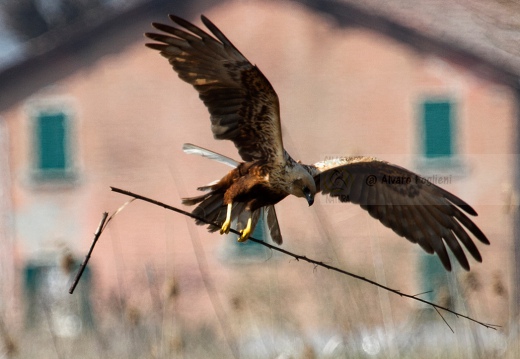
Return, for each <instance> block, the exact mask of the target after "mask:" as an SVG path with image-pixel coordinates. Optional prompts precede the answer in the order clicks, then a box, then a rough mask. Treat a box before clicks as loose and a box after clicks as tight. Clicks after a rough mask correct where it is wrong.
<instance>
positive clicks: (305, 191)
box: [303, 187, 314, 207]
mask: <svg viewBox="0 0 520 359" xmlns="http://www.w3.org/2000/svg"><path fill="white" fill-rule="evenodd" d="M303 194H304V195H305V199H306V200H307V203H308V204H309V207H310V206H312V204H313V203H314V195H313V194H312V192H311V190H310V189H308V188H307V187H305V188H304V189H303Z"/></svg>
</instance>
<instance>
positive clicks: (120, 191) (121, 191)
mask: <svg viewBox="0 0 520 359" xmlns="http://www.w3.org/2000/svg"><path fill="white" fill-rule="evenodd" d="M110 188H111V190H112V191H113V192H117V193H121V194H124V195H127V196H130V197H133V198H134V199H139V200H142V201H145V202H148V203H152V204H155V205H157V206H160V207H163V208H166V209H169V210H171V211H174V212H177V213H180V214H183V215H185V216H188V217H190V218H193V219H197V220H199V221H201V222H204V223H206V224H211V225H214V226H217V227H220V225H219V224H218V223H211V222H210V221H208V220H206V219H205V218H202V217H199V216H196V215H194V214H192V213H190V212H187V211H184V210H182V209H179V208H176V207H173V206H170V205H167V204H165V203H162V202H159V201H156V200H154V199H151V198H148V197H144V196H141V195H139V194H136V193H132V192H129V191H126V190H123V189H119V188H115V187H110ZM128 203H129V202H127V203H125V205H126V204H128ZM123 207H124V206H123ZM121 209H122V208H120V209H119V210H118V211H117V212H119V211H120V210H121ZM117 212H116V213H117ZM101 232H102V230H101ZM230 232H231V233H234V234H237V235H240V232H239V231H237V230H235V229H233V228H231V229H230ZM99 234H101V233H99ZM96 237H97V238H99V235H97V236H96ZM97 238H95V240H97ZM249 240H250V241H252V242H255V243H258V244H260V245H262V246H265V247H267V248H269V249H272V250H274V251H277V252H280V253H283V254H286V255H288V256H290V257H292V258H294V259H296V260H297V261H299V260H300V259H302V260H304V261H306V262H308V263H311V264H314V265H315V266H318V267H322V268H326V269H329V270H332V271H335V272H338V273H341V274H344V275H347V276H349V277H352V278H355V279H359V280H362V281H364V282H366V283H369V284H372V285H375V286H376V287H379V288H382V289H385V290H387V291H389V292H392V293H394V294H397V295H399V296H401V297H405V298H410V299H413V300H416V301H418V302H421V303H424V304H427V305H429V306H431V307H433V308H434V309H435V310H436V311H437V313H438V314H439V315H440V316H441V318H442V320H443V321H444V322H445V323H446V325H448V327H449V328H450V330H451V331H452V332H453V329H452V328H451V326H450V325H449V324H448V322H447V321H446V319H445V318H444V317H443V316H442V315H441V313H440V312H439V309H440V310H443V311H445V312H448V313H451V314H454V315H455V316H456V317H457V318H464V319H467V320H469V321H472V322H474V323H477V324H479V325H482V326H483V327H486V328H488V329H494V330H496V329H497V328H499V327H500V326H499V325H495V324H487V323H484V322H481V321H478V320H476V319H473V318H471V317H469V316H467V315H464V314H460V313H457V312H455V311H454V310H451V309H449V308H447V307H444V306H441V305H438V304H435V303H433V302H430V301H427V300H424V299H421V298H418V296H419V295H422V294H425V293H429V292H430V291H429V292H424V293H419V294H415V295H410V294H405V293H402V292H401V291H399V290H397V289H392V288H390V287H387V286H385V285H382V284H379V283H377V282H374V281H373V280H370V279H367V278H365V277H362V276H359V275H357V274H354V273H351V272H347V271H345V270H343V269H340V268H337V267H334V266H331V265H328V264H326V263H323V262H320V261H316V260H314V259H311V258H307V257H306V256H302V255H299V254H295V253H292V252H290V251H288V250H285V249H282V248H280V247H276V246H273V245H272V244H269V243H266V242H264V241H261V240H259V239H256V238H253V237H249ZM93 245H94V243H93ZM92 249H93V246H92V247H91V250H92ZM90 253H91V251H90V252H89V254H88V255H87V256H90ZM71 289H72V290H73V288H71ZM69 292H70V291H69ZM71 293H72V292H71Z"/></svg>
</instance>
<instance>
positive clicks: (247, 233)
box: [238, 217, 251, 242]
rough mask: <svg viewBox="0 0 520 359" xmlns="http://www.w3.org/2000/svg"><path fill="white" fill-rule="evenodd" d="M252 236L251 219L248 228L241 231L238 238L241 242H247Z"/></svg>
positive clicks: (248, 221)
mask: <svg viewBox="0 0 520 359" xmlns="http://www.w3.org/2000/svg"><path fill="white" fill-rule="evenodd" d="M250 235H251V217H249V219H248V220H247V225H246V228H244V229H243V230H241V231H240V237H238V241H239V242H245V241H247V239H248V238H249V236H250Z"/></svg>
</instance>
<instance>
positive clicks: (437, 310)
mask: <svg viewBox="0 0 520 359" xmlns="http://www.w3.org/2000/svg"><path fill="white" fill-rule="evenodd" d="M433 309H435V311H436V312H437V314H439V316H440V317H441V318H442V320H443V321H444V323H446V325H447V326H448V328H450V330H451V332H452V333H454V334H455V331H454V330H453V328H452V327H451V326H450V325H449V324H448V322H447V321H446V319H444V317H443V315H442V314H441V312H439V309H437V308H436V307H433ZM455 315H456V316H457V318H458V317H459V315H458V314H455ZM493 329H494V328H493Z"/></svg>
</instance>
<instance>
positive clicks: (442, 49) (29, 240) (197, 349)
mask: <svg viewBox="0 0 520 359" xmlns="http://www.w3.org/2000/svg"><path fill="white" fill-rule="evenodd" d="M0 11H1V13H0V28H1V34H2V36H1V37H0V266H1V268H0V269H1V270H0V358H35V357H42V358H70V357H74V358H203V357H204V358H233V357H235V358H307V359H309V358H345V357H349V358H350V357H352V358H417V357H429V358H470V357H471V358H516V357H518V355H519V353H520V341H519V339H518V335H519V332H518V313H519V305H520V300H519V298H520V295H519V291H518V285H519V283H520V271H518V267H519V264H520V260H519V259H518V258H516V257H517V255H518V253H520V248H519V246H520V244H519V243H520V242H519V236H520V231H519V227H518V226H519V225H520V224H519V223H520V220H519V212H518V189H519V186H520V184H519V173H520V169H519V168H520V167H519V166H520V162H519V160H518V159H519V158H518V153H519V152H520V150H519V149H520V144H519V140H518V134H519V130H520V125H519V104H520V92H519V84H520V82H519V79H520V57H519V54H520V50H519V46H518V44H519V43H520V3H519V2H518V1H514V0H507V1H487V0H463V1H457V2H453V1H449V0H419V1H406V0H394V1H384V0H364V1H361V0H336V1H328V0H321V1H318V0H307V1H306V0H300V1H298V0H294V1H207V0H206V1H203V0H201V1H198V0H190V1H181V0H177V1H175V0H169V1H165V0H148V1H138V0H135V1H122V0H121V1H118V0H112V1H111V0H82V1H76V0H3V1H2V2H0ZM168 13H174V14H177V15H180V16H182V17H185V18H186V19H188V20H190V21H194V22H195V23H196V24H199V25H200V20H199V15H200V14H201V13H203V14H205V15H206V16H207V17H209V18H210V19H211V20H212V21H213V22H214V23H215V24H216V25H217V26H218V27H219V28H220V29H221V30H222V31H223V32H224V33H225V34H226V36H227V37H228V38H229V39H230V40H231V41H232V42H233V43H234V44H235V45H236V46H237V47H238V48H239V49H240V51H241V52H242V53H243V54H244V55H245V56H246V57H247V58H248V59H249V60H250V61H251V62H252V63H254V64H256V65H258V66H259V68H260V69H261V70H262V71H263V73H264V74H265V75H266V76H267V78H268V79H269V80H270V82H271V83H272V85H273V86H274V88H275V89H276V91H277V93H278V95H279V97H280V102H281V115H282V126H283V131H284V144H285V146H286V148H287V149H288V151H289V152H290V153H291V154H292V156H293V157H295V158H296V159H301V160H302V161H303V162H305V163H314V162H317V161H321V160H325V159H330V158H335V157H338V156H342V155H351V154H365V155H373V156H377V157H380V158H383V159H385V160H388V161H391V162H394V163H396V164H399V165H402V166H405V167H407V168H409V169H412V170H414V171H417V172H419V173H421V174H422V175H423V176H425V177H426V178H428V179H429V180H430V181H431V182H433V183H435V184H439V185H440V186H442V187H444V188H446V189H448V190H449V191H452V192H453V193H455V194H456V195H458V196H460V197H461V198H463V199H464V200H465V201H467V202H468V203H470V204H471V205H472V206H473V207H474V208H475V209H476V211H477V212H478V213H479V216H478V217H476V218H475V219H474V220H475V222H476V223H477V224H478V226H479V227H480V228H481V229H482V230H483V231H484V232H485V233H486V235H487V236H488V238H489V239H490V241H491V245H490V246H485V245H482V244H481V243H478V244H477V245H478V247H479V249H480V250H481V253H482V257H483V259H484V260H483V263H477V262H475V261H474V260H471V261H470V264H471V267H472V269H471V271H470V272H465V271H464V270H462V269H460V268H458V267H457V268H455V269H454V271H453V272H451V273H447V272H445V271H444V269H442V267H441V265H440V262H439V261H438V259H437V258H436V257H434V256H430V255H427V254H425V253H423V252H422V251H421V250H420V248H419V247H418V246H417V245H413V244H411V243H409V242H408V241H406V240H405V239H402V238H400V237H398V236H397V235H396V234H394V233H393V232H392V231H391V230H389V229H387V228H385V227H384V226H382V225H381V224H380V223H379V222H377V221H375V220H373V219H372V218H371V217H370V216H369V215H367V214H366V213H365V212H364V211H363V210H361V209H360V208H357V207H356V206H354V205H352V204H341V203H338V202H337V201H335V200H331V199H328V198H326V197H321V198H319V199H317V201H316V203H315V204H314V206H313V207H311V208H308V207H307V204H306V203H305V202H304V201H302V200H298V199H296V198H287V199H286V200H284V201H283V202H282V203H280V204H278V205H277V213H278V217H279V220H280V225H281V229H282V233H283V236H284V240H285V243H284V244H283V248H285V249H287V250H290V251H294V252H296V253H298V254H302V255H306V256H308V257H311V258H314V259H316V260H320V261H323V262H326V263H327V264H330V265H334V266H339V267H341V268H343V269H345V270H348V271H351V272H354V273H356V274H359V275H362V276H365V277H367V278H369V279H372V280H375V281H378V282H379V283H382V284H385V285H387V286H389V287H392V288H396V289H399V290H401V291H403V292H405V293H408V294H417V293H423V292H427V293H425V294H423V295H421V298H424V299H428V300H432V301H435V302H436V303H439V304H441V305H445V306H448V307H450V308H452V309H454V310H457V311H459V312H461V313H464V314H467V315H469V316H471V317H474V318H476V319H478V320H480V321H482V322H486V323H492V324H497V325H500V327H499V328H498V330H491V329H486V328H484V327H482V326H479V325H478V324H475V323H471V322H469V321H467V320H464V319H461V318H457V317H455V316H453V315H451V314H448V313H443V317H444V319H445V320H446V322H447V323H448V324H449V326H451V328H452V329H453V331H454V333H452V331H451V330H450V327H448V325H447V324H445V323H444V321H443V319H442V318H441V317H440V316H439V315H438V314H437V313H436V312H435V311H433V310H432V309H431V308H428V307H427V306H423V305H421V304H419V303H417V302H415V301H412V300H409V299H405V298H401V297H399V296H397V295H394V294H390V293H388V292H385V291H382V290H378V289H376V288H375V287H374V286H371V285H369V284H367V283H363V282H360V281H358V280H355V279H352V278H349V277H346V276H342V275H338V274H336V273H333V272H331V271H327V270H324V269H322V268H317V267H314V266H312V265H309V264H307V263H304V262H297V261H295V260H293V259H291V258H289V257H286V256H283V255H280V254H278V253H275V252H271V251H268V250H266V249H265V248H264V247H262V246H259V245H257V244H254V243H245V244H240V245H239V244H237V243H236V238H235V237H234V236H231V235H230V236H220V235H218V234H209V233H207V232H206V230H205V229H204V228H203V227H197V226H195V225H194V223H193V221H192V220H190V219H188V218H185V217H183V216H181V215H178V214H175V213H172V212H169V211H166V210H164V209H161V208H158V207H155V206H152V205H150V204H146V203H139V202H134V203H131V204H130V205H129V206H127V207H126V208H125V210H124V211H122V212H120V214H119V215H118V216H116V217H115V219H114V220H113V221H112V222H111V223H110V224H109V226H108V228H107V229H106V231H105V232H104V233H103V235H102V237H101V239H100V240H99V243H98V245H97V247H96V249H95V251H94V254H93V257H92V259H91V262H90V264H89V267H88V268H87V271H86V273H85V275H84V277H83V278H82V280H81V282H80V285H79V286H78V288H77V290H76V292H75V293H74V294H73V295H70V294H68V288H69V286H70V284H71V279H72V277H73V276H74V274H75V272H76V270H77V268H78V266H79V263H80V262H81V260H82V259H83V257H84V255H85V254H86V252H87V249H88V247H89V245H90V243H91V241H92V238H93V233H94V231H95V229H96V227H97V225H98V223H99V221H100V219H101V215H102V213H103V212H104V211H109V212H113V211H115V210H116V209H117V208H119V207H120V206H121V205H122V204H123V203H124V202H125V201H127V200H128V198H126V197H124V196H122V195H119V194H115V193H112V192H111V191H110V189H109V186H116V187H119V188H123V189H126V190H130V191H133V192H136V193H139V194H142V195H145V196H150V197H152V198H155V199H158V200H160V201H163V202H166V203H169V204H171V205H174V206H181V205H180V198H181V197H185V196H192V195H195V194H196V187H197V186H200V185H203V184H206V183H208V182H210V181H212V180H215V179H217V178H220V177H221V176H222V175H223V174H224V173H226V171H227V170H228V168H227V167H225V166H222V165H221V164H218V163H214V162H212V161H210V160H207V159H204V158H198V157H190V156H188V155H185V154H184V153H183V152H182V151H181V146H182V144H183V143H185V142H191V143H195V144H197V145H200V146H203V147H206V148H210V149H213V150H215V151H217V152H220V153H223V154H225V155H228V156H230V157H233V158H237V159H238V156H237V153H236V151H235V149H234V147H233V145H232V144H231V143H227V142H222V141H215V140H213V138H212V134H211V131H210V126H209V116H208V113H207V111H206V109H205V108H204V105H203V104H202V102H201V101H200V100H199V99H198V96H197V93H196V92H195V91H194V90H193V89H192V88H191V87H190V86H189V85H187V84H185V83H183V82H182V81H181V80H179V79H178V78H177V76H176V74H175V73H174V72H173V71H172V70H171V68H170V66H169V64H168V63H167V61H166V60H165V59H163V58H162V57H161V56H159V54H158V53H157V52H156V51H152V50H150V49H148V48H146V47H145V46H144V44H145V42H146V39H145V38H144V37H143V33H144V32H147V31H151V29H152V28H151V26H150V23H151V22H152V21H156V22H166V23H167V22H168V21H169V20H168V17H167V14H168ZM255 236H260V237H261V236H262V233H258V232H257V233H256V234H255ZM265 240H269V239H268V238H265ZM515 258H516V259H515Z"/></svg>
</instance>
